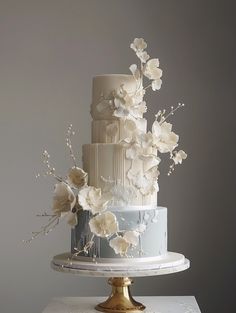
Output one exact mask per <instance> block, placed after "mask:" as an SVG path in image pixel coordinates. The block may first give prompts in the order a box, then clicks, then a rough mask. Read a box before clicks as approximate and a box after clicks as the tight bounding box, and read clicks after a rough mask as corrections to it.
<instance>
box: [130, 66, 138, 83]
mask: <svg viewBox="0 0 236 313" xmlns="http://www.w3.org/2000/svg"><path fill="white" fill-rule="evenodd" d="M129 69H130V72H131V73H132V74H133V76H134V78H135V79H136V80H139V79H140V70H139V69H138V66H137V65H136V64H132V65H130V67H129Z"/></svg>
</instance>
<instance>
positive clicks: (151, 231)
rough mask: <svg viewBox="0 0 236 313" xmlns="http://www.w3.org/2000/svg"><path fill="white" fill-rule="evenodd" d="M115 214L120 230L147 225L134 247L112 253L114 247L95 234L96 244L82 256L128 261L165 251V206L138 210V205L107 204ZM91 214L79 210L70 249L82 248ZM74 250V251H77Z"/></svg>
mask: <svg viewBox="0 0 236 313" xmlns="http://www.w3.org/2000/svg"><path fill="white" fill-rule="evenodd" d="M108 209H109V210H111V211H113V212H114V213H115V214H116V218H117V221H118V223H119V229H120V230H122V231H127V230H137V229H140V225H142V228H143V226H144V225H145V227H146V229H145V230H143V232H142V233H140V236H139V243H138V245H137V246H136V247H133V248H130V249H129V250H128V253H127V256H126V257H121V256H120V255H119V254H118V255H117V254H115V252H114V250H113V249H112V248H111V247H110V246H109V242H108V240H107V239H106V238H100V237H95V238H94V242H95V244H94V245H93V246H92V248H91V250H90V251H89V253H88V255H86V256H83V254H82V255H81V256H83V258H84V259H83V260H86V259H88V260H89V259H91V258H93V257H96V259H97V260H100V261H99V262H107V260H106V259H109V260H110V262H114V263H115V262H116V260H120V262H130V261H131V260H134V261H135V259H137V260H136V261H137V262H139V261H145V260H152V259H153V258H155V259H156V258H159V257H162V256H164V255H165V254H166V253H167V208H164V207H157V206H156V207H152V206H150V207H148V206H146V207H145V209H144V207H142V210H141V211H139V210H138V209H139V207H137V206H135V207H123V208H118V210H119V211H116V210H117V208H110V207H109V208H108ZM89 218H90V215H89V212H87V211H81V212H80V213H79V215H78V225H77V226H76V227H75V228H74V229H73V230H72V234H71V252H72V253H74V252H75V250H74V249H75V248H76V249H78V250H79V251H80V250H82V249H83V247H84V246H85V245H86V243H88V242H89V240H90V239H91V235H92V234H91V232H90V229H89V225H88V221H89ZM78 250H77V251H78Z"/></svg>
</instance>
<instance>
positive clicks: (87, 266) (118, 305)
mask: <svg viewBox="0 0 236 313" xmlns="http://www.w3.org/2000/svg"><path fill="white" fill-rule="evenodd" d="M87 260H88V258H83V257H82V258H74V259H73V258H72V257H71V254H70V253H63V254H59V255H56V256H55V257H54V258H53V260H52V262H51V267H52V268H53V269H54V270H56V271H59V272H64V273H73V274H78V275H82V276H90V277H91V276H92V277H108V283H109V285H111V294H110V296H109V297H108V299H107V300H106V301H104V302H102V303H99V304H98V305H96V307H95V309H96V310H98V311H101V312H106V313H124V312H127V313H128V312H132V313H135V312H141V311H143V310H144V309H145V306H144V305H143V304H142V303H139V302H137V301H135V300H134V299H133V297H132V296H131V293H130V285H131V284H132V283H133V280H132V279H130V278H129V277H142V276H155V275H165V274H171V273H176V272H180V271H184V270H186V269H188V268H189V267H190V262H189V260H188V259H186V258H185V257H184V256H183V255H182V254H179V253H175V252H168V253H167V254H166V255H165V256H162V257H158V258H150V259H149V260H148V261H145V262H140V260H137V263H136V261H135V260H134V259H131V260H130V262H120V263H119V262H117V260H116V262H115V261H114V263H112V262H111V263H107V262H106V261H104V260H99V259H96V260H90V261H87Z"/></svg>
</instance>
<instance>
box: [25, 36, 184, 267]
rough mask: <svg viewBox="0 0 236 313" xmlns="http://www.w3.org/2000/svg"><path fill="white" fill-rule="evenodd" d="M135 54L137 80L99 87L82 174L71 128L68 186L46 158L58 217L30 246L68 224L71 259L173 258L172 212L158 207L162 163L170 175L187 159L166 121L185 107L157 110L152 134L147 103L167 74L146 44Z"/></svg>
mask: <svg viewBox="0 0 236 313" xmlns="http://www.w3.org/2000/svg"><path fill="white" fill-rule="evenodd" d="M130 47H131V48H132V49H133V50H134V51H135V53H136V56H137V57H138V59H139V63H140V66H138V65H136V64H132V65H131V66H130V68H129V69H130V71H131V75H120V74H111V75H100V76H96V77H94V79H93V87H92V104H91V115H92V119H93V121H92V143H91V144H85V145H84V146H83V154H82V155H83V168H80V167H79V166H78V165H77V160H76V157H75V154H74V150H73V147H72V139H71V136H72V135H74V131H73V130H72V125H70V126H69V128H68V132H67V138H66V143H67V147H68V148H69V151H70V156H71V157H72V160H73V167H71V168H70V169H69V172H68V175H67V177H66V178H64V177H61V176H59V175H57V174H56V173H55V168H54V167H52V166H51V163H50V160H49V158H50V155H49V154H48V152H47V151H44V153H43V158H44V161H43V162H44V164H45V165H46V173H45V174H46V175H51V176H53V177H54V178H55V179H56V181H57V184H56V186H55V190H54V197H53V205H52V210H53V214H47V213H45V214H43V215H42V216H44V217H45V216H48V217H49V221H48V224H47V225H45V226H44V227H42V229H41V230H40V231H38V232H33V236H32V237H31V239H30V240H29V241H31V240H32V239H34V238H35V237H37V236H38V235H40V234H42V233H44V234H47V233H48V232H49V231H51V230H52V229H53V228H54V227H55V226H56V225H58V223H59V222H60V220H61V219H66V220H67V222H68V224H69V225H70V226H71V227H72V235H71V253H72V258H73V259H74V258H78V259H79V260H83V261H91V260H96V261H98V260H99V262H101V263H106V262H110V261H112V262H113V263H115V262H117V263H119V262H121V263H122V262H126V261H127V260H129V262H130V259H131V258H132V259H133V260H135V261H137V262H146V261H147V262H149V261H150V262H152V261H153V260H154V261H156V260H157V259H158V260H159V259H163V258H164V257H165V255H167V209H166V208H164V207H159V206H157V192H158V190H159V187H158V176H159V174H160V173H159V164H160V162H161V158H160V156H161V155H162V154H165V155H168V156H169V160H170V166H169V172H168V174H171V173H172V172H173V171H174V168H175V165H177V164H181V163H182V160H183V159H185V158H186V157H187V155H186V153H185V152H184V151H183V150H176V148H177V146H178V140H179V136H178V135H176V134H175V133H174V132H173V131H172V124H170V123H169V121H168V119H169V117H170V116H172V115H173V114H174V112H175V111H176V110H177V109H179V108H180V107H182V106H183V104H180V103H179V104H178V105H177V106H176V107H175V108H174V107H171V108H170V111H169V112H166V110H165V109H163V110H158V111H157V114H155V115H154V118H153V120H154V121H153V124H152V127H151V130H150V131H147V120H146V119H145V118H144V117H143V115H144V113H145V112H146V111H147V105H146V102H145V100H144V98H145V94H146V92H147V90H148V89H152V90H153V91H157V90H159V89H160V88H161V84H162V80H161V77H162V70H161V69H160V68H159V60H158V59H156V58H153V59H150V56H149V55H148V54H147V52H146V50H145V49H146V47H147V44H146V42H145V41H144V40H143V39H142V38H136V39H135V40H134V41H133V43H132V44H131V45H130ZM132 264H134V263H132ZM103 265H104V264H103Z"/></svg>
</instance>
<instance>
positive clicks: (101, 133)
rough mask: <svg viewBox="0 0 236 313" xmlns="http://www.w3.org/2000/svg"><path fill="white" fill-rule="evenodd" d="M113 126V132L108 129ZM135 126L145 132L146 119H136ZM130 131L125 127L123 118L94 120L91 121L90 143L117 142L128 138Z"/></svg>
mask: <svg viewBox="0 0 236 313" xmlns="http://www.w3.org/2000/svg"><path fill="white" fill-rule="evenodd" d="M111 127H113V132H112V131H110V129H111ZM136 127H137V129H139V130H140V131H142V132H144V133H146V131H147V120H146V119H144V118H142V119H140V120H138V121H136ZM131 135H132V133H131V132H130V131H129V130H128V129H127V128H126V127H125V120H124V119H119V120H94V121H92V143H118V142H119V141H121V140H124V139H126V138H130V137H131Z"/></svg>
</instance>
